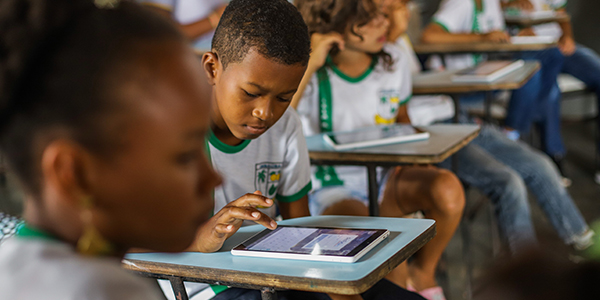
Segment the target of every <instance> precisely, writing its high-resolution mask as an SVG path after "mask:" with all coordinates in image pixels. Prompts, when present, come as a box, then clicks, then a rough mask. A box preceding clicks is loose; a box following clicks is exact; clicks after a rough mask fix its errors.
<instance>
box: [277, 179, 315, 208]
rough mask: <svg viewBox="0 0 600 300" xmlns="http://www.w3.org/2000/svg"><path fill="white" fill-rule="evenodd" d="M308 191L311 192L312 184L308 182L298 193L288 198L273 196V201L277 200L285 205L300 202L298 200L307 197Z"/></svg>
mask: <svg viewBox="0 0 600 300" xmlns="http://www.w3.org/2000/svg"><path fill="white" fill-rule="evenodd" d="M310 190H312V182H308V184H307V185H306V186H305V187H303V188H302V189H301V190H300V191H299V192H297V193H295V194H293V195H290V196H283V195H279V194H277V195H275V199H277V201H279V202H285V203H290V202H294V201H298V200H300V198H302V197H304V196H306V195H308V192H310Z"/></svg>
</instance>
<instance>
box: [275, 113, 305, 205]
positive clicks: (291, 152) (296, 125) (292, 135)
mask: <svg viewBox="0 0 600 300" xmlns="http://www.w3.org/2000/svg"><path fill="white" fill-rule="evenodd" d="M285 113H286V114H291V116H290V117H289V118H288V123H287V124H286V130H285V132H286V136H287V150H286V153H285V158H284V161H283V165H282V166H281V175H280V176H281V178H280V179H279V186H278V187H277V195H276V196H275V199H277V201H279V202H294V201H296V200H299V199H300V198H302V197H304V196H306V195H308V192H310V190H311V189H312V185H311V181H310V174H311V172H310V159H309V157H308V148H307V147H306V139H305V138H304V134H303V133H302V124H301V122H300V118H299V117H298V114H297V113H296V111H295V110H294V109H292V108H288V110H287V111H286V112H285Z"/></svg>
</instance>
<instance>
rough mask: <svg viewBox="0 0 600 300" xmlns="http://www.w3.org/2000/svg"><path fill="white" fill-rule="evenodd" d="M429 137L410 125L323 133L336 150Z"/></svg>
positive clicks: (327, 141) (326, 140) (426, 133)
mask: <svg viewBox="0 0 600 300" xmlns="http://www.w3.org/2000/svg"><path fill="white" fill-rule="evenodd" d="M428 138H429V132H425V131H422V130H420V129H418V128H415V127H412V126H410V125H399V124H396V125H389V126H372V127H367V128H362V129H359V130H354V131H346V132H329V133H326V134H324V135H323V139H324V140H325V142H326V143H328V144H329V145H331V146H332V147H333V148H334V149H336V150H347V149H354V148H364V147H372V146H379V145H387V144H395V143H406V142H412V141H420V140H425V139H428Z"/></svg>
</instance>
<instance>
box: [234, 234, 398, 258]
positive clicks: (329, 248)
mask: <svg viewBox="0 0 600 300" xmlns="http://www.w3.org/2000/svg"><path fill="white" fill-rule="evenodd" d="M389 234H390V232H389V231H388V230H385V229H356V228H330V227H302V226H285V225H280V226H278V227H277V228H276V229H275V230H269V229H265V230H263V231H261V232H259V233H258V234H256V235H255V236H253V237H251V238H249V239H248V240H246V241H244V242H243V243H241V244H240V245H238V246H236V247H235V248H233V249H232V250H231V254H233V255H240V256H254V257H266V258H287V259H299V260H316V261H332V262H347V263H351V262H355V261H357V260H358V259H359V258H361V257H362V256H363V255H365V254H366V253H367V252H369V251H370V250H371V249H373V248H374V247H375V246H377V244H379V243H380V242H381V241H383V240H384V239H385V238H387V237H388V236H389Z"/></svg>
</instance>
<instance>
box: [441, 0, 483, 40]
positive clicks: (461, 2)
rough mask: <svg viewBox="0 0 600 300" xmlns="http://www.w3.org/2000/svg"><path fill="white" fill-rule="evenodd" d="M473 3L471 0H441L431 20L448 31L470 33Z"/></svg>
mask: <svg viewBox="0 0 600 300" xmlns="http://www.w3.org/2000/svg"><path fill="white" fill-rule="evenodd" d="M473 11H474V4H473V2H472V1H471V0H443V1H442V3H440V7H439V8H438V10H437V12H436V13H435V14H434V15H433V18H432V22H434V23H437V24H439V25H440V26H442V27H443V28H444V29H446V30H447V31H448V32H450V33H471V31H472V29H473V17H474V16H473Z"/></svg>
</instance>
